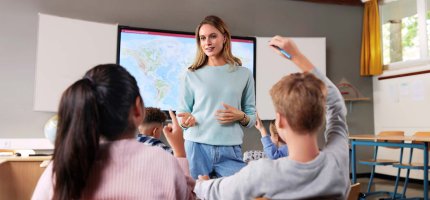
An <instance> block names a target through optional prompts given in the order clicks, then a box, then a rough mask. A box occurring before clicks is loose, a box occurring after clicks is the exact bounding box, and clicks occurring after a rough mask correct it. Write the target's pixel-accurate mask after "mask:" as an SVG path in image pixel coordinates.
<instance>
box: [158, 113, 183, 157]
mask: <svg viewBox="0 0 430 200" xmlns="http://www.w3.org/2000/svg"><path fill="white" fill-rule="evenodd" d="M169 115H170V118H172V123H171V124H170V123H169V124H168V125H166V126H164V128H163V133H164V136H165V137H166V139H167V142H168V143H169V144H170V146H171V147H172V149H173V155H175V157H178V158H185V157H186V156H185V147H184V137H183V134H182V128H181V127H180V126H179V124H178V120H177V119H176V116H175V114H174V113H173V112H172V111H171V110H169Z"/></svg>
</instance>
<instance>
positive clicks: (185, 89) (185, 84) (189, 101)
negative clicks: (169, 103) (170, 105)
mask: <svg viewBox="0 0 430 200" xmlns="http://www.w3.org/2000/svg"><path fill="white" fill-rule="evenodd" d="M189 73H190V72H189V71H187V72H186V73H185V76H184V77H183V78H182V79H181V83H180V88H181V89H180V92H181V94H180V95H179V96H180V97H179V98H180V99H179V108H178V109H177V110H176V111H177V112H178V113H183V112H188V113H191V112H192V111H193V110H192V109H193V105H194V92H193V90H192V89H191V83H190V78H189Z"/></svg>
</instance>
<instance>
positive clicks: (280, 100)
mask: <svg viewBox="0 0 430 200" xmlns="http://www.w3.org/2000/svg"><path fill="white" fill-rule="evenodd" d="M324 91H325V85H324V83H323V82H322V81H321V80H320V79H318V78H317V77H315V76H314V75H313V74H311V73H307V72H304V73H293V74H290V75H288V76H285V77H283V78H282V79H281V80H280V81H278V82H277V83H276V84H275V85H274V86H273V87H272V89H270V95H271V96H272V100H273V104H274V106H275V109H276V112H278V113H280V114H281V115H283V116H285V117H286V118H287V120H288V124H289V125H290V127H291V129H292V130H293V131H295V132H299V133H306V132H310V133H316V132H317V131H318V130H319V128H320V127H321V126H322V124H323V122H324V115H325V101H326V100H325V99H326V98H325V94H324Z"/></svg>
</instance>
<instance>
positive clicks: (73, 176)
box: [53, 64, 143, 200]
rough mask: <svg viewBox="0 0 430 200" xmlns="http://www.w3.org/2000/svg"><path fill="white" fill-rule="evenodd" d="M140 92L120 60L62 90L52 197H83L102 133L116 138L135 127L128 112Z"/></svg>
mask: <svg viewBox="0 0 430 200" xmlns="http://www.w3.org/2000/svg"><path fill="white" fill-rule="evenodd" d="M138 97H139V99H141V98H140V94H139V89H138V87H137V83H136V80H135V79H134V77H133V76H131V75H130V74H129V73H128V72H127V70H125V69H124V68H123V67H121V66H120V65H116V64H105V65H98V66H96V67H94V68H92V69H90V70H89V71H87V73H86V74H85V76H84V77H83V78H82V79H80V80H78V81H76V82H75V83H73V84H72V85H71V86H70V87H69V88H67V90H66V91H64V93H63V95H62V97H61V101H60V105H59V109H58V116H59V119H58V128H57V135H56V140H55V150H54V156H53V160H54V163H53V174H54V180H55V182H54V197H53V199H55V200H57V199H80V198H81V195H82V191H83V190H84V188H85V186H86V182H87V179H88V177H89V174H90V170H91V169H92V166H93V163H94V161H95V159H96V157H97V153H98V150H99V139H100V136H103V137H105V138H106V139H108V140H114V139H115V138H118V137H119V136H121V134H122V133H125V132H127V131H132V130H135V129H136V127H135V125H134V124H133V123H132V122H131V121H130V118H129V114H130V110H131V108H132V107H133V106H134V105H135V102H136V98H138ZM142 103H143V102H142Z"/></svg>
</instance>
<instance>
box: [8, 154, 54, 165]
mask: <svg viewBox="0 0 430 200" xmlns="http://www.w3.org/2000/svg"><path fill="white" fill-rule="evenodd" d="M51 159H52V156H29V157H18V156H5V157H0V164H1V163H5V162H9V161H19V162H29V161H45V160H51Z"/></svg>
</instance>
